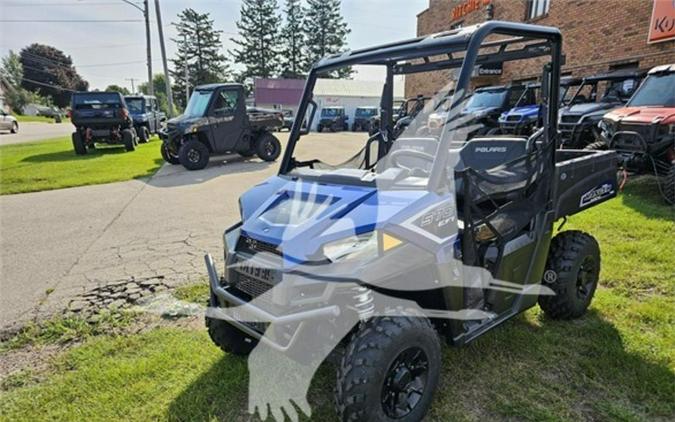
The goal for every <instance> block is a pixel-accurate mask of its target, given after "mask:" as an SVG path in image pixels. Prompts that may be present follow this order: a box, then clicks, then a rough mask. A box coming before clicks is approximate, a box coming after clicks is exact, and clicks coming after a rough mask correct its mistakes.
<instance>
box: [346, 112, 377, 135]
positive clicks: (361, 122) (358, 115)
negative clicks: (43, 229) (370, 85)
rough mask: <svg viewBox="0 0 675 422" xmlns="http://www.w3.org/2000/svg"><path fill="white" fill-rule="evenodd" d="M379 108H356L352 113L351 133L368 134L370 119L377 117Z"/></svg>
mask: <svg viewBox="0 0 675 422" xmlns="http://www.w3.org/2000/svg"><path fill="white" fill-rule="evenodd" d="M379 112H380V108H379V107H357V108H356V111H355V112H354V123H352V132H361V131H365V132H370V124H371V119H372V118H373V117H375V116H377V115H378V113H379Z"/></svg>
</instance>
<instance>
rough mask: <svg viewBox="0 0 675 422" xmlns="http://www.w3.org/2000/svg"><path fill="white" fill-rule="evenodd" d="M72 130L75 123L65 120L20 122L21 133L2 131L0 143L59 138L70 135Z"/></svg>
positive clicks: (8, 143)
mask: <svg viewBox="0 0 675 422" xmlns="http://www.w3.org/2000/svg"><path fill="white" fill-rule="evenodd" d="M72 132H73V125H71V124H70V122H69V121H64V122H63V123H33V122H26V123H19V133H9V131H4V130H3V131H0V145H10V144H20V143H23V142H32V141H39V140H42V139H52V138H59V137H63V136H67V135H70V134H71V133H72Z"/></svg>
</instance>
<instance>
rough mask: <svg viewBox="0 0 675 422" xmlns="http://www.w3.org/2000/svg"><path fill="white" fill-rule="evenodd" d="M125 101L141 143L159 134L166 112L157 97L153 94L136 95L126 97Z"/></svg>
mask: <svg viewBox="0 0 675 422" xmlns="http://www.w3.org/2000/svg"><path fill="white" fill-rule="evenodd" d="M124 101H125V102H126V103H127V107H129V114H131V118H132V119H133V120H134V127H135V128H136V133H138V141H139V142H140V143H142V144H144V143H146V142H148V140H149V139H150V136H152V135H156V134H159V132H160V130H161V129H162V125H163V124H164V122H165V121H166V114H165V113H164V112H163V111H161V110H160V109H159V103H158V102H157V98H155V97H153V96H151V95H134V96H126V97H124Z"/></svg>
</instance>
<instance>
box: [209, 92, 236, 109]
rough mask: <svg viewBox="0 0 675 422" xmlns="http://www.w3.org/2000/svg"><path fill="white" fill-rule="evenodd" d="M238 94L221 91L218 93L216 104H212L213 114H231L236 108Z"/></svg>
mask: <svg viewBox="0 0 675 422" xmlns="http://www.w3.org/2000/svg"><path fill="white" fill-rule="evenodd" d="M238 100H239V93H238V92H237V91H233V90H223V91H220V93H218V97H217V98H216V102H215V103H214V104H213V113H214V114H233V113H234V110H235V108H236V107H237V101H238Z"/></svg>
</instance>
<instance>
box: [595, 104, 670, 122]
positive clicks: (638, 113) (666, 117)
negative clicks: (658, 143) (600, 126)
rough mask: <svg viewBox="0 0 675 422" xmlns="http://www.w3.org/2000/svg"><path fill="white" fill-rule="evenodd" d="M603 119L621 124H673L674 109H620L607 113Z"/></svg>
mask: <svg viewBox="0 0 675 422" xmlns="http://www.w3.org/2000/svg"><path fill="white" fill-rule="evenodd" d="M605 118H606V119H609V120H613V121H615V122H616V121H619V120H620V121H621V122H622V123H637V124H652V123H659V124H664V125H667V124H675V107H622V108H618V109H616V110H612V111H611V112H609V113H607V114H606V115H605Z"/></svg>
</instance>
